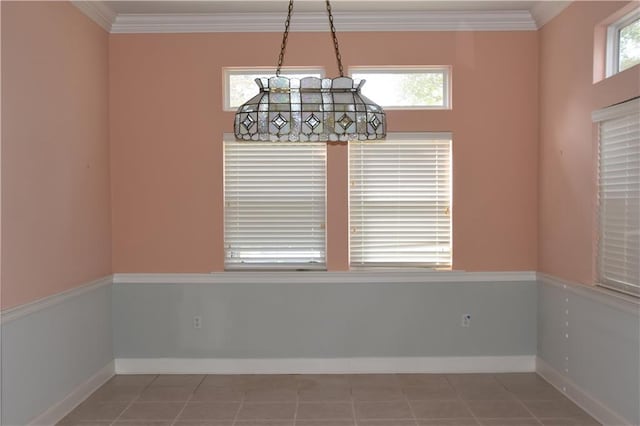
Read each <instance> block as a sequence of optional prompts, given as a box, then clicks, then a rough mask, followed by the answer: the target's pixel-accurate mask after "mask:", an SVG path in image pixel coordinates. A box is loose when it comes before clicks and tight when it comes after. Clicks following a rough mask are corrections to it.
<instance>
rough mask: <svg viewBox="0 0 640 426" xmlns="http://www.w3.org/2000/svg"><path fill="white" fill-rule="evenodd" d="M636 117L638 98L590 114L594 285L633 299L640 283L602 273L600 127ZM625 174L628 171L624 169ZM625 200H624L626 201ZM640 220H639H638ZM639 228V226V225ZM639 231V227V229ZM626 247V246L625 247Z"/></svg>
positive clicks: (639, 295)
mask: <svg viewBox="0 0 640 426" xmlns="http://www.w3.org/2000/svg"><path fill="white" fill-rule="evenodd" d="M633 115H638V116H640V98H634V99H630V100H628V101H625V102H622V103H620V104H616V105H612V106H609V107H605V108H602V109H599V110H597V111H594V112H593V114H592V120H593V122H594V124H595V125H596V135H597V137H596V141H597V142H596V143H597V149H596V152H597V162H596V215H595V217H594V225H595V235H596V239H597V244H596V245H595V253H594V254H595V256H594V263H595V284H596V285H597V286H599V287H602V288H605V289H608V290H611V291H615V292H617V293H621V294H624V295H625V296H629V297H632V298H634V299H638V298H640V288H639V286H640V282H639V283H631V284H626V283H623V282H619V281H616V280H614V279H609V278H607V277H605V275H606V272H605V271H604V269H605V267H606V265H605V264H604V258H603V247H602V245H603V227H604V223H603V215H602V208H601V201H600V200H601V197H602V187H601V182H602V179H603V176H602V159H601V157H602V130H601V125H602V124H603V123H605V122H607V121H615V120H620V119H624V118H625V117H629V116H633ZM624 172H625V173H628V171H627V170H626V169H625V170H624ZM616 173H620V171H618V170H616ZM610 179H615V178H612V177H608V178H605V180H610ZM626 199H627V198H625V200H626ZM639 220H640V219H639ZM639 226H640V225H639ZM639 229H640V227H639ZM629 231H630V230H629V229H627V228H624V229H623V232H625V233H626V232H629ZM625 247H626V246H625Z"/></svg>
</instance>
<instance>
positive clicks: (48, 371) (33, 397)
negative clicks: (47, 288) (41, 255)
mask: <svg viewBox="0 0 640 426" xmlns="http://www.w3.org/2000/svg"><path fill="white" fill-rule="evenodd" d="M113 373H114V369H113V350H112V336H111V277H106V278H103V279H101V280H98V281H95V282H92V283H88V284H86V285H84V286H82V287H78V288H75V289H73V290H70V291H67V292H65V293H61V294H58V295H55V296H52V297H48V298H45V299H43V300H40V301H36V302H33V303H29V304H26V305H22V306H19V307H17V308H14V309H10V310H6V311H3V312H2V425H7V426H23V425H26V424H35V425H51V424H55V422H56V421H58V420H59V419H60V418H61V417H63V416H64V415H65V414H67V413H68V412H69V411H70V410H72V409H73V408H74V407H75V406H76V405H77V404H78V403H79V402H81V401H82V400H83V399H84V398H86V396H87V395H88V394H89V393H90V392H93V391H94V390H95V389H97V388H98V387H100V386H101V385H102V384H103V383H104V382H106V381H107V380H108V379H109V378H110V377H111V376H112V375H113Z"/></svg>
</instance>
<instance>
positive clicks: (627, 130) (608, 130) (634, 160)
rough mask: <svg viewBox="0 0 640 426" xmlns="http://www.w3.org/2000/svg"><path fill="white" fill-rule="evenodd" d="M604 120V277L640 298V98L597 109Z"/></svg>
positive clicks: (601, 144)
mask: <svg viewBox="0 0 640 426" xmlns="http://www.w3.org/2000/svg"><path fill="white" fill-rule="evenodd" d="M594 119H595V121H599V123H600V125H599V136H600V138H599V139H600V141H599V161H598V227H599V229H598V260H597V269H598V281H599V284H600V285H602V286H604V287H609V288H611V289H614V290H618V291H621V292H624V293H627V294H631V295H635V296H640V102H639V101H638V100H637V99H636V100H633V101H629V102H626V103H624V104H620V105H616V106H613V107H610V108H606V109H604V110H601V111H598V112H596V113H594Z"/></svg>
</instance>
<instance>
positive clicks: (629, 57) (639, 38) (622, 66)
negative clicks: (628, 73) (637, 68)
mask: <svg viewBox="0 0 640 426" xmlns="http://www.w3.org/2000/svg"><path fill="white" fill-rule="evenodd" d="M619 34H620V39H619V43H620V44H619V46H620V55H619V61H618V70H619V71H624V70H626V69H627V68H630V67H632V66H634V65H636V64H640V19H636V20H635V21H633V22H632V23H630V24H629V25H627V26H625V27H623V28H621V29H620V33H619Z"/></svg>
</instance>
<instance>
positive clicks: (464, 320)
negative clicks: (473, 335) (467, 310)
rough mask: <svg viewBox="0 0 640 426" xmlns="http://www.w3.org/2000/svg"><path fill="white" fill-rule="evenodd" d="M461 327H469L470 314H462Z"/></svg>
mask: <svg viewBox="0 0 640 426" xmlns="http://www.w3.org/2000/svg"><path fill="white" fill-rule="evenodd" d="M460 325H462V326H463V327H470V326H471V314H463V315H462V323H461V324H460Z"/></svg>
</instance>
